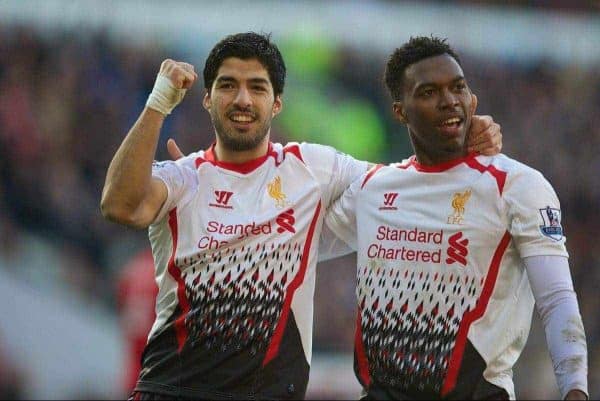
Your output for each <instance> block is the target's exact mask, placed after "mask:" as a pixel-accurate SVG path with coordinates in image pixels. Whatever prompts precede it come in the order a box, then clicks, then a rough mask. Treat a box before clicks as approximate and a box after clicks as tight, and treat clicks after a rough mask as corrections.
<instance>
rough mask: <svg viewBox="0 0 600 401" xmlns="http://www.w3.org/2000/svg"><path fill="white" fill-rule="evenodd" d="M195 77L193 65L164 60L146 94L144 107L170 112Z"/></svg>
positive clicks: (163, 112)
mask: <svg viewBox="0 0 600 401" xmlns="http://www.w3.org/2000/svg"><path fill="white" fill-rule="evenodd" d="M196 79H198V74H196V72H195V71H194V66H193V65H191V64H189V63H185V62H183V61H175V60H171V59H166V60H164V61H163V62H162V63H161V65H160V70H159V72H158V75H157V77H156V82H155V83H154V88H153V89H152V93H150V96H148V101H147V102H146V107H149V108H151V109H153V110H156V111H158V112H160V113H162V114H164V115H168V114H171V111H173V109H174V108H175V106H177V105H178V104H179V103H180V102H181V100H182V99H183V97H184V96H185V92H186V91H187V90H188V89H190V88H191V87H192V85H193V84H194V82H196Z"/></svg>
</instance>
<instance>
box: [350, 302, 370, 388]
mask: <svg viewBox="0 0 600 401" xmlns="http://www.w3.org/2000/svg"><path fill="white" fill-rule="evenodd" d="M361 314H362V310H361V308H360V307H359V308H358V316H357V317H356V330H355V332H354V352H355V353H356V362H357V365H358V377H359V380H360V382H361V384H362V385H363V386H365V387H368V386H369V384H371V375H370V374H369V361H368V360H367V356H366V354H365V346H364V344H363V341H362V324H361Z"/></svg>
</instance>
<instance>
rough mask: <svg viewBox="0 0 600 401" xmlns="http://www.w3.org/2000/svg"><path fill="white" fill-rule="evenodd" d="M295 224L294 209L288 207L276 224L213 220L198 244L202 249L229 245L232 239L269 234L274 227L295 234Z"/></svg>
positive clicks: (280, 231)
mask: <svg viewBox="0 0 600 401" xmlns="http://www.w3.org/2000/svg"><path fill="white" fill-rule="evenodd" d="M295 224H296V218H295V217H294V209H288V210H286V211H285V212H282V213H279V214H278V215H277V217H276V218H275V223H274V224H273V222H272V220H271V221H267V222H265V223H257V222H255V221H252V222H250V223H247V224H223V223H221V222H218V221H215V220H211V221H209V222H208V223H207V225H206V228H205V230H206V232H207V234H208V235H203V236H202V237H200V239H199V240H198V244H197V245H198V248H200V249H218V248H221V247H225V246H227V245H228V244H229V242H230V241H232V239H235V240H243V239H245V238H247V237H253V236H261V235H262V236H264V235H267V236H268V235H270V234H272V233H273V229H275V230H276V231H277V233H278V234H283V233H285V232H289V233H292V234H294V233H296V227H295ZM232 237H233V238H232Z"/></svg>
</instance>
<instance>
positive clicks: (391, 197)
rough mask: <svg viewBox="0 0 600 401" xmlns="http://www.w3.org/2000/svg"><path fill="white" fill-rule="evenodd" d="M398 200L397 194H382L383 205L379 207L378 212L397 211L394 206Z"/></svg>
mask: <svg viewBox="0 0 600 401" xmlns="http://www.w3.org/2000/svg"><path fill="white" fill-rule="evenodd" d="M396 198H398V192H387V193H385V194H383V205H382V206H379V210H398V207H396V206H394V202H396Z"/></svg>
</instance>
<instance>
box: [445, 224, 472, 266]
mask: <svg viewBox="0 0 600 401" xmlns="http://www.w3.org/2000/svg"><path fill="white" fill-rule="evenodd" d="M462 235H463V233H462V232H461V231H459V232H457V233H456V234H454V235H451V236H450V238H448V244H449V245H450V246H449V247H448V250H447V251H446V254H447V256H448V257H447V258H446V263H448V264H449V265H451V264H452V263H455V262H458V263H460V264H461V265H463V266H466V265H467V255H468V254H469V250H468V249H467V246H468V245H469V240H468V239H467V238H464V239H461V238H462Z"/></svg>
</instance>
